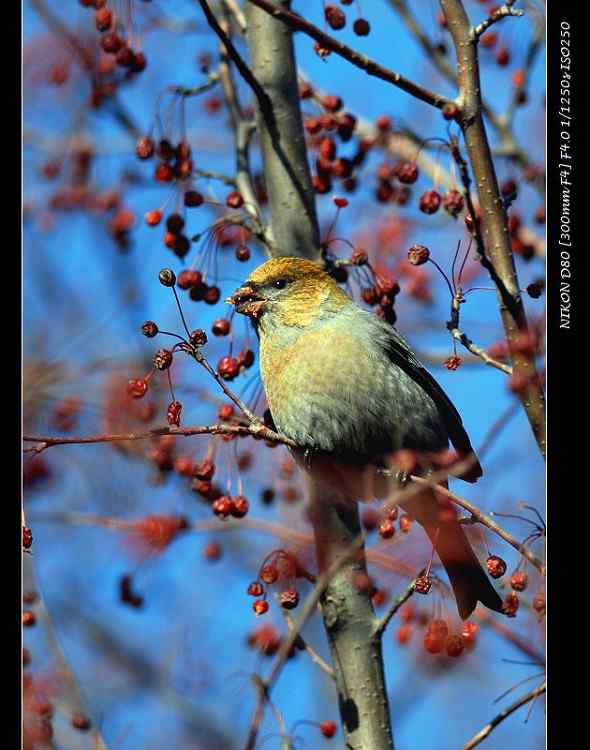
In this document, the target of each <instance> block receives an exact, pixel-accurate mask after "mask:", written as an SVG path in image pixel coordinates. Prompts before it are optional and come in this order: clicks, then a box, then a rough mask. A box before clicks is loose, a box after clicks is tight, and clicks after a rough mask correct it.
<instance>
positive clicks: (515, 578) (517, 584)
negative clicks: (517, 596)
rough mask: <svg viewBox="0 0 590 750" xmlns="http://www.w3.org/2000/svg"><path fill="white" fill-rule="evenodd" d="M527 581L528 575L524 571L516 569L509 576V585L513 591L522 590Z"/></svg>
mask: <svg viewBox="0 0 590 750" xmlns="http://www.w3.org/2000/svg"><path fill="white" fill-rule="evenodd" d="M528 583H529V577H528V576H527V574H526V573H525V572H524V571H521V570H517V571H516V572H515V573H513V574H512V575H511V576H510V586H511V587H512V588H513V589H514V591H524V590H525V589H526V587H527V586H528Z"/></svg>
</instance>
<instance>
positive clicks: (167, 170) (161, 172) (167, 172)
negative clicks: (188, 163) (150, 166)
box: [154, 162, 174, 182]
mask: <svg viewBox="0 0 590 750" xmlns="http://www.w3.org/2000/svg"><path fill="white" fill-rule="evenodd" d="M154 177H155V178H156V180H157V181H158V182H172V180H173V179H174V170H173V169H172V167H171V166H170V164H166V163H165V162H162V163H161V164H158V166H157V167H156V170H155V172H154Z"/></svg>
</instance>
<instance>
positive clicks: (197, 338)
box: [191, 328, 207, 346]
mask: <svg viewBox="0 0 590 750" xmlns="http://www.w3.org/2000/svg"><path fill="white" fill-rule="evenodd" d="M206 343H207V334H206V333H205V331H204V330H203V329H202V328H197V329H195V330H194V331H193V332H192V333H191V344H192V345H193V346H204V345H205V344H206Z"/></svg>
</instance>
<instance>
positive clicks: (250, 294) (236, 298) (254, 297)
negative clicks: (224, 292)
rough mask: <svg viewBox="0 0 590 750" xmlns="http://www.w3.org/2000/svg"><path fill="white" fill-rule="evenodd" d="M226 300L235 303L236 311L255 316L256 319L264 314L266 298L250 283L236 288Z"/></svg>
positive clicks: (230, 303) (231, 303)
mask: <svg viewBox="0 0 590 750" xmlns="http://www.w3.org/2000/svg"><path fill="white" fill-rule="evenodd" d="M225 301H226V302H227V303H228V304H229V305H234V307H235V308H236V312H239V313H241V314H242V315H247V316H248V317H250V318H254V320H256V319H257V318H259V317H260V316H261V315H262V313H263V312H264V308H265V305H266V299H265V298H264V297H262V296H261V295H260V294H258V292H256V290H255V289H254V288H253V287H252V286H249V285H248V284H244V286H241V287H240V288H239V289H236V291H235V292H234V293H233V294H232V295H231V296H230V297H228V298H227V299H226V300H225Z"/></svg>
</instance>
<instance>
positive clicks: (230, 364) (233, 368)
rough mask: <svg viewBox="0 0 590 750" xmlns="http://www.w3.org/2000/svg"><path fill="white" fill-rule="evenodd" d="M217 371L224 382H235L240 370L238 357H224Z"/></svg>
mask: <svg viewBox="0 0 590 750" xmlns="http://www.w3.org/2000/svg"><path fill="white" fill-rule="evenodd" d="M217 370H218V372H219V374H220V375H221V377H222V378H223V379H224V380H233V379H234V378H236V377H237V376H238V375H239V372H240V368H239V365H238V360H237V359H236V357H222V358H221V359H220V360H219V363H218V365H217Z"/></svg>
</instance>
